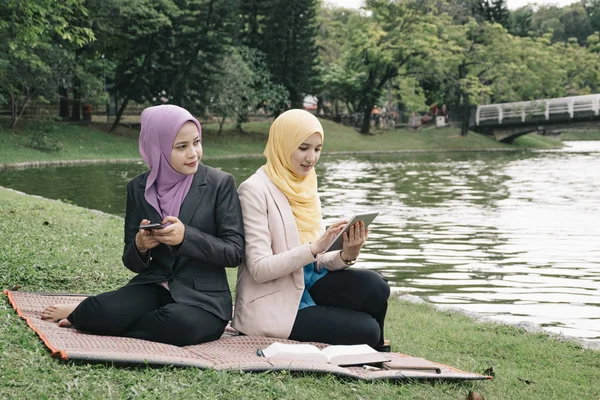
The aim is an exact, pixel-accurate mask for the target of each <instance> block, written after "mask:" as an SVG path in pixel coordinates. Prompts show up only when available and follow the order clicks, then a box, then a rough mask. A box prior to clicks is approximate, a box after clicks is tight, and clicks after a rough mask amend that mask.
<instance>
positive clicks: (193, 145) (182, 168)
mask: <svg viewBox="0 0 600 400" xmlns="http://www.w3.org/2000/svg"><path fill="white" fill-rule="evenodd" d="M201 159H202V144H201V143H200V133H199V132H198V127H197V126H196V124H195V123H193V122H191V121H188V122H186V123H185V124H183V126H182V127H181V129H180V130H179V132H177V136H176V137H175V141H174V142H173V149H172V150H171V167H173V169H174V170H175V171H177V172H179V173H180V174H184V175H192V174H194V173H196V171H197V170H198V164H199V163H200V160H201Z"/></svg>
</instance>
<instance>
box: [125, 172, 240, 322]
mask: <svg viewBox="0 0 600 400" xmlns="http://www.w3.org/2000/svg"><path fill="white" fill-rule="evenodd" d="M148 173H149V171H148V172H145V173H143V174H141V175H139V176H137V177H135V178H133V179H132V180H131V181H130V182H129V184H128V185H127V209H126V215H125V248H124V251H123V264H125V266H126V267H127V268H129V269H130V270H131V271H133V272H136V273H137V274H138V275H137V276H135V277H134V278H133V279H132V280H131V281H129V283H128V285H135V284H141V283H152V282H164V281H167V282H169V289H170V291H171V295H172V296H173V299H174V300H175V301H176V302H178V303H182V304H189V305H193V306H197V307H201V308H203V309H205V310H206V311H209V312H211V313H213V314H215V315H216V316H217V317H219V318H221V319H223V320H226V321H228V320H230V319H231V316H232V315H231V314H232V302H231V292H230V291H229V285H228V284H227V275H226V273H225V268H226V267H232V268H235V267H237V266H238V265H239V264H240V263H241V262H242V260H243V256H244V228H243V221H242V211H241V208H240V201H239V197H238V194H237V190H236V187H235V182H234V180H233V176H231V175H230V174H228V173H225V172H223V171H220V170H218V169H215V168H211V167H208V166H206V165H204V164H202V163H200V164H199V166H198V171H197V172H196V173H195V174H194V179H193V181H192V186H191V187H190V190H189V192H188V194H187V196H186V197H185V199H184V201H183V204H182V206H181V210H180V212H179V216H178V218H179V219H180V220H181V222H182V223H183V224H184V225H185V236H184V239H183V242H182V243H181V244H180V245H178V246H169V245H166V244H162V243H161V244H160V245H158V246H157V247H155V248H153V249H151V250H150V254H149V256H147V257H146V259H144V258H142V257H140V256H139V254H138V252H137V251H136V248H135V235H136V233H137V232H138V229H137V227H138V226H139V224H140V221H141V220H142V219H144V218H145V219H149V220H150V221H151V222H160V221H161V220H162V218H161V217H160V215H159V213H158V212H157V211H156V210H155V209H154V207H152V206H151V205H150V204H149V203H148V202H147V201H146V199H145V198H144V190H145V185H146V178H147V176H148Z"/></svg>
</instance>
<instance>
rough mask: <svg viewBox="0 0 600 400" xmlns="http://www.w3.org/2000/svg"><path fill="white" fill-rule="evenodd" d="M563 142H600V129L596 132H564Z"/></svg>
mask: <svg viewBox="0 0 600 400" xmlns="http://www.w3.org/2000/svg"><path fill="white" fill-rule="evenodd" d="M560 136H561V140H563V141H568V140H600V128H599V129H598V130H595V131H590V130H587V131H578V130H572V131H567V132H563V133H562V134H561V135H560Z"/></svg>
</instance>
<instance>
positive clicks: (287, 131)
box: [264, 110, 324, 243]
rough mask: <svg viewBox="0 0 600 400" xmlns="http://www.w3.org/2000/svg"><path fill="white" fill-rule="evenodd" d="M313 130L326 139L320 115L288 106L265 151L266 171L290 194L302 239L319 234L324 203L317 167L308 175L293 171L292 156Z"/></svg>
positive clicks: (308, 239)
mask: <svg viewBox="0 0 600 400" xmlns="http://www.w3.org/2000/svg"><path fill="white" fill-rule="evenodd" d="M314 133H318V134H320V135H321V141H323V140H324V135H323V127H322V126H321V123H320V122H319V120H318V119H317V117H315V116H314V115H312V114H311V113H309V112H308V111H304V110H288V111H286V112H284V113H283V114H281V115H280V116H279V117H277V119H275V121H273V124H272V125H271V129H269V139H268V140H267V146H266V147H265V152H264V155H265V157H267V164H266V165H265V172H266V173H267V176H268V177H269V179H271V182H273V183H274V184H275V186H277V187H278V188H279V190H281V191H282V192H283V194H284V195H285V196H286V197H287V199H288V201H289V203H290V206H291V207H292V212H293V213H294V218H295V219H296V226H297V227H298V234H299V235H300V242H301V243H307V242H310V241H313V240H316V239H318V238H319V236H320V230H321V206H320V203H319V197H318V193H317V174H316V173H315V170H314V168H313V169H312V170H311V171H310V173H309V174H308V175H307V176H298V175H296V174H294V173H293V172H292V169H291V160H292V154H293V153H294V152H295V151H296V150H297V149H298V147H299V146H300V145H301V144H302V143H303V142H304V141H305V140H306V139H307V138H308V137H309V136H311V135H312V134H314Z"/></svg>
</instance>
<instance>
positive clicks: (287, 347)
mask: <svg viewBox="0 0 600 400" xmlns="http://www.w3.org/2000/svg"><path fill="white" fill-rule="evenodd" d="M262 353H263V355H264V356H265V357H273V356H279V355H280V354H283V353H286V354H288V355H293V354H298V355H301V354H321V350H319V348H318V347H316V346H313V345H312V344H305V343H299V344H287V343H279V342H275V343H272V344H271V345H269V346H268V347H266V348H264V349H263V350H262Z"/></svg>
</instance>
